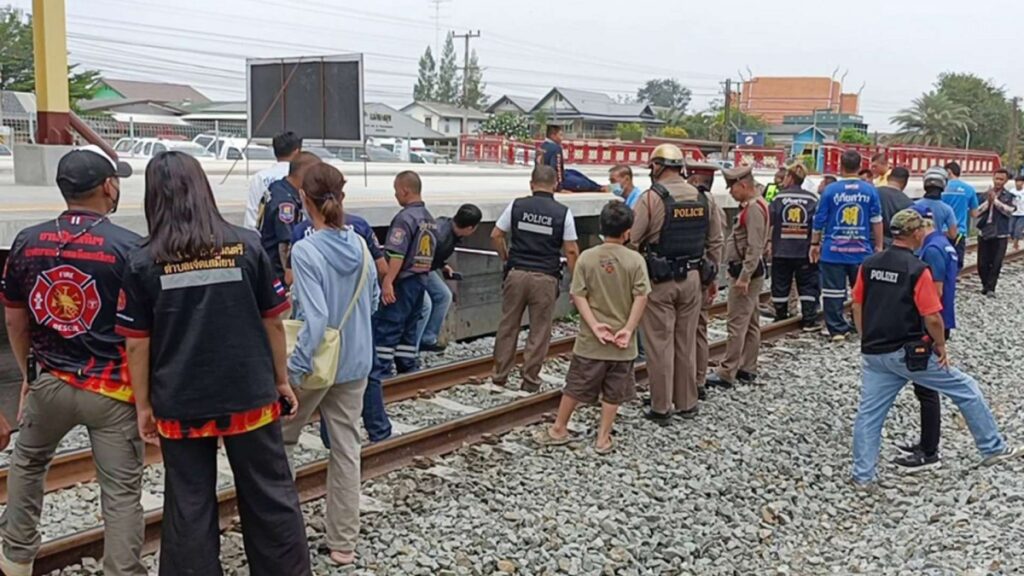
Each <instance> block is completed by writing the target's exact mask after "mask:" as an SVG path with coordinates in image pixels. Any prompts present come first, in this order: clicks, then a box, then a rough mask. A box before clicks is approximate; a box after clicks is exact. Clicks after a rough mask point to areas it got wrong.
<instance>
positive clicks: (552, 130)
mask: <svg viewBox="0 0 1024 576" xmlns="http://www.w3.org/2000/svg"><path fill="white" fill-rule="evenodd" d="M546 135H547V137H546V138H545V139H544V142H543V143H542V144H541V145H540V152H541V153H540V156H538V157H537V165H538V166H549V167H550V168H551V169H552V170H554V171H555V179H556V180H555V188H554V191H555V192H561V191H562V183H563V182H565V158H564V156H563V155H562V127H561V126H558V125H555V124H548V127H547V133H546Z"/></svg>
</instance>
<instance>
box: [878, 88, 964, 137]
mask: <svg viewBox="0 0 1024 576" xmlns="http://www.w3.org/2000/svg"><path fill="white" fill-rule="evenodd" d="M892 122H893V123H894V124H897V125H898V126H899V127H900V130H899V132H897V133H896V135H895V140H896V141H898V142H903V143H907V144H921V145H924V146H950V145H956V142H957V135H959V134H964V135H966V130H967V129H971V130H973V129H974V121H973V120H971V117H970V110H969V109H968V108H967V106H964V105H961V104H957V103H955V102H953V101H952V100H950V99H949V98H948V97H946V96H945V95H944V94H942V93H941V92H938V91H935V90H933V91H931V92H928V93H926V94H923V95H921V96H920V97H918V98H915V99H914V101H913V103H912V105H911V106H910V107H909V108H904V109H903V110H900V112H899V113H898V114H897V115H895V116H893V117H892Z"/></svg>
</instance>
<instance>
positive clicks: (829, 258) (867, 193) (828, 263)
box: [810, 150, 882, 342]
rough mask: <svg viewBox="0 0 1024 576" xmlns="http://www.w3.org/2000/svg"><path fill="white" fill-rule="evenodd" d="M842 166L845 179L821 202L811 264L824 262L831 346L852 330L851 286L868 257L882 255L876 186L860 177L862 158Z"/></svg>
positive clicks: (846, 158) (846, 155)
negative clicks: (846, 313)
mask: <svg viewBox="0 0 1024 576" xmlns="http://www.w3.org/2000/svg"><path fill="white" fill-rule="evenodd" d="M840 164H841V167H842V172H843V176H842V178H841V179H840V180H839V181H838V182H836V183H835V184H831V185H830V186H829V187H828V188H825V192H824V193H823V194H822V195H821V200H820V201H819V202H818V210H817V212H815V214H814V227H813V229H814V231H813V232H812V234H811V250H810V260H811V264H814V263H817V262H819V261H820V265H819V268H820V269H821V295H822V299H823V300H824V306H823V308H824V309H825V326H826V327H827V328H828V333H829V335H831V336H832V341H833V342H841V341H843V340H846V335H847V334H848V333H849V332H851V331H852V330H853V327H852V326H850V323H849V322H847V320H846V318H844V317H843V304H844V303H845V302H846V288H847V284H849V285H853V283H854V280H855V279H856V277H857V268H858V267H859V266H860V264H861V262H863V261H864V259H865V258H867V257H868V256H870V255H871V254H873V253H875V252H881V251H882V206H881V203H880V201H879V199H878V191H877V190H875V187H874V186H872V185H871V183H870V182H865V181H863V180H861V179H860V178H858V177H857V173H858V172H859V171H860V166H861V156H860V153H859V152H857V151H856V150H847V151H846V152H843V156H842V158H841V160H840Z"/></svg>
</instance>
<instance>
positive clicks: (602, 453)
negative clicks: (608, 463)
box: [594, 441, 615, 456]
mask: <svg viewBox="0 0 1024 576" xmlns="http://www.w3.org/2000/svg"><path fill="white" fill-rule="evenodd" d="M614 451H615V442H614V441H613V442H612V443H611V444H608V446H607V447H606V448H598V447H597V445H596V444H595V445H594V452H597V453H598V454H599V455H600V456H606V455H608V454H611V453H612V452H614Z"/></svg>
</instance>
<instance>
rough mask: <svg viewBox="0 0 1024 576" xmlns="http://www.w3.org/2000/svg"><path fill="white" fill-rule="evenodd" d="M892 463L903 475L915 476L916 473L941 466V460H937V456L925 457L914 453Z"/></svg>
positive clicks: (919, 453) (920, 453)
mask: <svg viewBox="0 0 1024 576" xmlns="http://www.w3.org/2000/svg"><path fill="white" fill-rule="evenodd" d="M892 463H893V464H895V465H897V466H899V467H900V469H901V470H902V471H903V473H904V474H917V473H918V472H924V471H925V470H931V469H932V468H938V467H940V466H942V459H940V458H939V455H938V454H932V455H931V456H925V455H924V452H915V453H914V454H912V455H910V456H900V457H899V458H895V459H893V461H892Z"/></svg>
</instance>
